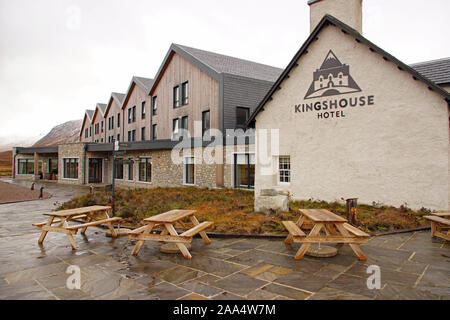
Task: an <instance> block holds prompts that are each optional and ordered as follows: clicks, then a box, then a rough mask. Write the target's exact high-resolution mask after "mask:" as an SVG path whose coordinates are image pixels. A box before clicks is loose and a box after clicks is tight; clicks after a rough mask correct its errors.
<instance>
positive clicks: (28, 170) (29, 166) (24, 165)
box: [17, 159, 34, 174]
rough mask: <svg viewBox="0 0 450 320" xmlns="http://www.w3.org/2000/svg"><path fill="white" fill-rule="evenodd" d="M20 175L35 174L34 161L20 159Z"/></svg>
mask: <svg viewBox="0 0 450 320" xmlns="http://www.w3.org/2000/svg"><path fill="white" fill-rule="evenodd" d="M17 167H18V170H17V173H18V174H34V159H18V160H17Z"/></svg>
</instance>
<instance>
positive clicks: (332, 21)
mask: <svg viewBox="0 0 450 320" xmlns="http://www.w3.org/2000/svg"><path fill="white" fill-rule="evenodd" d="M328 25H333V26H335V27H337V28H339V29H341V31H342V32H343V33H345V34H348V35H350V36H352V37H353V38H355V40H356V41H357V42H359V43H364V44H365V45H367V46H368V47H369V49H370V50H371V51H373V52H377V53H378V54H380V55H381V56H383V59H384V60H386V61H392V62H393V63H395V64H396V65H397V67H398V69H399V70H404V71H406V72H408V73H410V74H411V75H412V78H413V79H414V80H419V81H422V82H423V83H425V85H427V86H428V89H430V90H432V91H436V92H437V93H439V94H440V95H442V96H443V97H444V99H445V100H446V101H447V103H450V94H449V93H448V92H447V91H445V90H443V89H442V88H441V87H439V86H438V85H437V84H436V83H434V82H433V81H431V80H429V79H428V78H426V77H424V76H423V75H421V74H420V73H419V72H417V71H416V70H414V69H413V68H412V67H410V66H408V65H406V64H405V63H403V62H401V61H400V60H398V59H397V58H395V57H394V56H392V55H391V54H389V53H387V52H386V51H384V50H383V49H381V48H380V47H378V46H376V45H375V44H374V43H372V42H370V41H369V40H367V39H366V38H364V37H363V36H362V35H361V34H360V33H359V32H358V31H356V30H355V29H353V28H352V27H350V26H349V25H347V24H345V23H343V22H342V21H340V20H339V19H337V18H335V17H333V16H331V15H328V14H326V15H325V16H324V17H323V18H322V20H321V21H320V22H319V24H318V25H317V26H316V27H315V28H314V30H313V32H312V33H311V34H310V35H309V37H308V38H307V39H306V41H305V43H303V45H302V46H301V48H300V50H299V51H298V52H297V53H296V54H295V56H294V58H293V59H292V60H291V62H289V64H288V66H287V67H286V69H284V71H283V73H282V74H281V75H280V77H279V78H278V79H277V81H276V82H275V83H274V84H273V86H272V88H271V89H270V90H269V92H268V93H267V94H266V96H265V97H264V98H263V100H262V101H261V102H260V103H259V105H258V106H257V107H256V109H255V111H253V113H252V114H251V115H250V117H249V119H248V120H247V122H246V126H248V125H249V124H250V123H252V122H253V121H254V120H255V117H256V116H257V115H258V113H259V112H260V111H262V110H264V106H265V104H266V103H267V101H269V100H271V99H272V95H273V94H274V92H275V91H277V90H278V89H281V87H280V85H281V83H282V82H283V80H284V79H286V78H287V77H288V76H289V72H290V71H291V70H292V69H293V68H295V67H297V66H298V65H299V64H298V62H297V61H298V59H300V57H301V56H302V55H303V54H307V53H308V47H309V45H310V44H311V43H312V42H313V41H314V40H316V39H318V38H317V35H318V34H319V32H320V31H321V30H322V29H323V27H325V26H328Z"/></svg>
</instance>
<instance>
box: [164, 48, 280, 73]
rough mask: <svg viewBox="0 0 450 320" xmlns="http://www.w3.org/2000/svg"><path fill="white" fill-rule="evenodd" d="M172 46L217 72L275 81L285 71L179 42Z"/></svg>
mask: <svg viewBox="0 0 450 320" xmlns="http://www.w3.org/2000/svg"><path fill="white" fill-rule="evenodd" d="M172 46H175V47H178V48H180V49H181V50H183V51H184V52H186V53H187V54H189V55H191V56H193V57H194V58H196V59H197V60H199V61H200V62H202V63H204V64H206V65H207V66H209V67H210V68H211V69H213V70H214V71H216V72H217V73H229V74H233V75H237V76H242V77H248V78H252V79H259V80H265V81H270V82H275V80H277V79H278V77H279V76H280V74H281V73H282V72H283V69H280V68H275V67H272V66H268V65H265V64H261V63H257V62H253V61H248V60H243V59H239V58H234V57H230V56H226V55H223V54H218V53H214V52H209V51H205V50H200V49H195V48H191V47H187V46H183V45H179V44H173V45H172Z"/></svg>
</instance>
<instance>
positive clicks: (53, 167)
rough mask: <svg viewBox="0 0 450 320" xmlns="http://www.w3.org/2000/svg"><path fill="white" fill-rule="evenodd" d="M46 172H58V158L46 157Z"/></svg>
mask: <svg viewBox="0 0 450 320" xmlns="http://www.w3.org/2000/svg"><path fill="white" fill-rule="evenodd" d="M48 173H54V174H57V173H58V158H55V159H48Z"/></svg>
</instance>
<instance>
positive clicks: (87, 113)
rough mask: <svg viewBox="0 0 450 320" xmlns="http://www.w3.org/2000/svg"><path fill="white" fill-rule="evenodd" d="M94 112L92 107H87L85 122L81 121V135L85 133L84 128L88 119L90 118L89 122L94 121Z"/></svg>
mask: <svg viewBox="0 0 450 320" xmlns="http://www.w3.org/2000/svg"><path fill="white" fill-rule="evenodd" d="M94 112H95V110H91V109H86V111H85V112H84V117H83V122H82V123H81V128H80V137H81V135H82V134H83V128H84V125H85V123H86V120H89V123H92V119H93V117H94Z"/></svg>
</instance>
